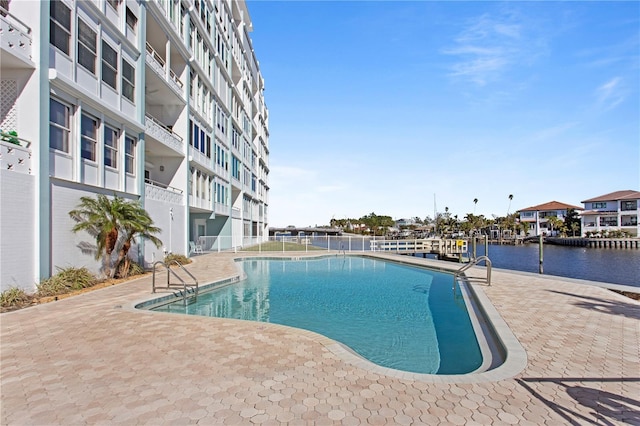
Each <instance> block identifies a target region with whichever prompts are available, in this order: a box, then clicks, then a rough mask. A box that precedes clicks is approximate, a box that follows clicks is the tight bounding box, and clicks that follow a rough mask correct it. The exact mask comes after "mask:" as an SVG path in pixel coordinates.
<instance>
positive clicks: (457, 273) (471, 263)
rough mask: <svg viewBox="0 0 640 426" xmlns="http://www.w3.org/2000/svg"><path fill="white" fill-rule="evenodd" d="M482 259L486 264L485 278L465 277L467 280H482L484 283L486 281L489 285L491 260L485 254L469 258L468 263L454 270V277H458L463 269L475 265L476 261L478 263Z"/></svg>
mask: <svg viewBox="0 0 640 426" xmlns="http://www.w3.org/2000/svg"><path fill="white" fill-rule="evenodd" d="M482 261H484V262H485V264H486V266H487V278H484V279H483V278H473V277H467V280H469V281H479V282H484V283H487V285H491V260H490V259H489V258H488V257H487V256H480V257H476V258H475V259H471V260H470V261H469V263H467V264H466V265H464V266H463V267H462V268H460V269H458V270H457V271H456V273H455V275H456V277H458V276H459V275H461V274H463V273H464V271H466V270H467V269H469V268H471V267H472V266H477V265H478V263H480V262H482Z"/></svg>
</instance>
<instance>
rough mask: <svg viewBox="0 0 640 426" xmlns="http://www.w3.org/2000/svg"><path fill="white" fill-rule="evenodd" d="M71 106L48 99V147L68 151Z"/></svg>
mask: <svg viewBox="0 0 640 426" xmlns="http://www.w3.org/2000/svg"><path fill="white" fill-rule="evenodd" d="M70 110H71V108H70V107H68V106H67V105H65V104H63V103H61V102H58V101H56V100H55V99H50V100H49V147H51V148H53V149H57V150H58V151H64V152H67V153H68V152H69V134H70V133H71V129H70V127H69V121H70V120H69V117H70V116H71V111H70Z"/></svg>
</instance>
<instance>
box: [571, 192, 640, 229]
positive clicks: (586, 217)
mask: <svg viewBox="0 0 640 426" xmlns="http://www.w3.org/2000/svg"><path fill="white" fill-rule="evenodd" d="M582 203H583V204H584V211H583V212H582V215H581V216H582V235H583V236H585V235H586V233H587V232H589V233H596V234H599V235H602V234H603V233H605V232H609V231H618V230H620V231H626V232H628V233H629V234H630V235H632V236H634V237H637V236H639V235H640V226H639V225H638V216H639V215H640V191H634V190H624V191H616V192H611V193H609V194H604V195H600V196H598V197H594V198H589V199H588V200H584V201H582Z"/></svg>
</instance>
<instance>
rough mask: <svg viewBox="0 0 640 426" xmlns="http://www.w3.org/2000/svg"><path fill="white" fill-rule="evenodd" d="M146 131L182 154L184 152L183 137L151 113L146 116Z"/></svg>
mask: <svg viewBox="0 0 640 426" xmlns="http://www.w3.org/2000/svg"><path fill="white" fill-rule="evenodd" d="M145 133H146V134H147V135H149V136H151V137H152V138H154V139H155V140H157V141H159V142H162V143H163V144H164V145H165V146H167V147H169V148H171V149H173V150H174V151H176V152H179V153H180V154H182V153H183V152H184V141H183V140H182V137H180V136H179V135H177V134H175V133H174V132H173V131H172V130H171V129H169V128H168V127H166V126H165V125H163V124H162V123H160V121H158V120H157V119H156V118H154V117H152V116H151V115H149V114H147V115H146V117H145Z"/></svg>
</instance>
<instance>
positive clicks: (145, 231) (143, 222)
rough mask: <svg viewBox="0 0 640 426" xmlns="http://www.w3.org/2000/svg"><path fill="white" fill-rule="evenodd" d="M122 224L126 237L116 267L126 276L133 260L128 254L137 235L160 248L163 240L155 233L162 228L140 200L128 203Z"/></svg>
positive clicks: (120, 273) (122, 275) (121, 274)
mask: <svg viewBox="0 0 640 426" xmlns="http://www.w3.org/2000/svg"><path fill="white" fill-rule="evenodd" d="M120 225H121V229H122V232H123V234H124V239H123V243H122V246H121V247H120V251H119V252H118V260H117V261H116V265H115V268H114V269H115V271H118V272H119V275H120V277H121V278H125V277H126V276H128V275H129V266H130V264H131V260H130V259H129V258H128V257H127V254H128V253H129V249H130V248H131V243H132V241H133V239H134V238H135V237H142V238H146V239H148V240H149V241H151V242H152V243H153V244H154V245H155V246H156V247H158V248H159V247H161V246H162V241H161V240H160V239H159V238H157V237H156V236H155V235H153V234H157V233H160V232H161V229H160V228H158V227H157V226H154V224H153V220H152V219H151V217H149V214H148V213H147V211H146V210H145V209H144V208H142V206H141V205H140V202H138V201H135V202H130V203H127V204H126V207H125V214H124V219H123V221H122V223H121V224H120Z"/></svg>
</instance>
